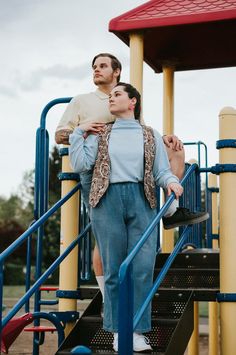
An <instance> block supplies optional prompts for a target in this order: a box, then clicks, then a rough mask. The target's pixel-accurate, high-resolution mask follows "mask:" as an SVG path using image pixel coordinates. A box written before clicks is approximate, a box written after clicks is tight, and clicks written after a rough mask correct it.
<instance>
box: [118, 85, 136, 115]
mask: <svg viewBox="0 0 236 355" xmlns="http://www.w3.org/2000/svg"><path fill="white" fill-rule="evenodd" d="M116 86H123V88H124V91H125V92H127V94H128V96H129V98H130V99H132V98H133V97H135V98H136V104H135V108H134V117H135V119H136V120H138V121H139V120H140V112H141V95H140V93H139V92H138V90H137V89H135V87H134V86H132V85H131V84H127V83H122V82H118V83H117V84H116V85H115V87H116Z"/></svg>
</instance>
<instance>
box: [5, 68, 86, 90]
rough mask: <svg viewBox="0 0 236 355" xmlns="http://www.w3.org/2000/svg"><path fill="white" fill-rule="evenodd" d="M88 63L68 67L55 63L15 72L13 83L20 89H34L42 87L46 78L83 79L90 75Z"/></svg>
mask: <svg viewBox="0 0 236 355" xmlns="http://www.w3.org/2000/svg"><path fill="white" fill-rule="evenodd" d="M90 65H91V64H90V63H85V64H82V65H79V66H75V67H69V66H66V65H62V64H55V65H53V66H50V67H47V68H38V69H36V70H33V71H31V72H30V73H27V74H23V73H19V72H16V73H15V78H14V80H13V81H14V83H13V85H14V87H18V89H20V90H22V91H36V90H39V89H40V88H41V87H42V85H43V81H44V80H47V79H58V80H66V81H68V80H76V81H78V80H83V79H86V78H87V77H88V76H90V75H91V70H90ZM11 90H12V91H13V89H11V88H9V92H10V91H11ZM14 90H15V89H14Z"/></svg>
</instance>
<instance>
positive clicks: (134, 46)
mask: <svg viewBox="0 0 236 355" xmlns="http://www.w3.org/2000/svg"><path fill="white" fill-rule="evenodd" d="M130 84H132V85H133V86H134V87H135V88H136V89H137V90H138V91H139V92H140V94H141V97H143V35H142V34H141V33H131V34H130ZM141 122H142V123H144V122H143V118H142V115H141Z"/></svg>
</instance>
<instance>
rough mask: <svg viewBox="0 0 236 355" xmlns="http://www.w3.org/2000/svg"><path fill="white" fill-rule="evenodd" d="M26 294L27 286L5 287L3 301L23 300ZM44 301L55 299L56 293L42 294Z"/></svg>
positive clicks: (44, 292) (43, 292)
mask: <svg viewBox="0 0 236 355" xmlns="http://www.w3.org/2000/svg"><path fill="white" fill-rule="evenodd" d="M24 294H25V286H4V287H3V299H7V298H17V299H19V298H21V297H22V296H24ZM41 295H42V298H43V299H55V298H56V295H55V292H54V291H51V292H46V291H42V293H41Z"/></svg>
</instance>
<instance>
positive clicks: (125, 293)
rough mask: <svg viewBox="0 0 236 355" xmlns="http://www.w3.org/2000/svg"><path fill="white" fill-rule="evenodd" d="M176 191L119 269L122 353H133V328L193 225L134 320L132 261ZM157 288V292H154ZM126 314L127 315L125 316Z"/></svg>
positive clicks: (192, 170)
mask: <svg viewBox="0 0 236 355" xmlns="http://www.w3.org/2000/svg"><path fill="white" fill-rule="evenodd" d="M197 168H198V165H197V164H192V165H191V166H190V167H189V169H188V170H187V172H186V174H185V176H184V178H183V179H182V181H181V185H184V184H185V182H186V181H187V179H188V178H189V176H190V175H191V174H192V173H193V172H194V171H195V170H196V169H197ZM174 196H175V195H174V193H172V194H171V196H170V197H169V198H168V199H167V201H166V203H165V204H164V205H163V206H162V208H161V209H160V211H159V213H158V214H157V215H156V217H155V218H154V219H153V221H152V222H151V223H150V225H149V226H148V227H147V229H146V230H145V231H144V233H143V234H142V236H141V238H140V240H139V242H138V243H137V244H136V245H135V247H134V248H133V250H132V251H131V252H130V254H129V255H128V256H127V258H126V259H125V260H124V261H123V263H122V264H121V266H120V270H119V284H120V287H119V337H118V341H119V345H118V348H119V354H120V355H129V354H133V336H132V334H133V329H134V327H135V326H136V325H137V323H138V321H139V320H140V318H141V316H142V314H143V312H144V311H145V309H146V308H147V306H148V304H149V303H150V301H151V299H152V298H153V295H154V294H155V292H156V290H157V288H158V287H159V285H160V283H161V281H162V280H163V278H164V276H165V275H166V273H167V271H168V269H169V267H170V265H171V264H172V262H173V260H174V258H175V257H176V255H177V253H178V251H179V250H180V249H181V247H182V245H183V244H184V242H185V240H186V238H187V236H188V233H189V231H190V230H191V227H186V228H185V230H184V232H183V234H182V237H181V238H180V239H179V241H178V243H177V244H176V247H175V249H174V251H173V253H172V254H173V255H172V254H171V255H172V256H171V255H170V259H169V258H168V260H167V262H166V264H165V265H166V267H165V269H164V270H163V272H162V273H161V274H160V275H159V276H158V278H157V280H156V281H155V284H154V286H153V287H152V289H151V290H150V292H149V294H148V296H147V299H146V301H145V302H144V304H143V305H142V306H141V309H140V310H139V311H138V312H137V313H136V315H135V318H134V320H133V282H132V280H131V273H132V261H133V259H134V258H135V256H136V255H137V254H138V252H139V251H140V249H141V248H142V246H143V245H144V244H145V242H146V241H147V239H148V238H149V236H150V235H151V233H152V231H153V230H154V228H155V227H156V225H157V224H158V223H159V222H160V220H161V218H162V217H163V215H164V214H165V212H166V211H167V209H168V208H169V206H170V205H171V203H172V202H173V200H174ZM154 289H155V292H154ZM121 309H122V312H121V311H120V310H121ZM124 315H125V316H124Z"/></svg>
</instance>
